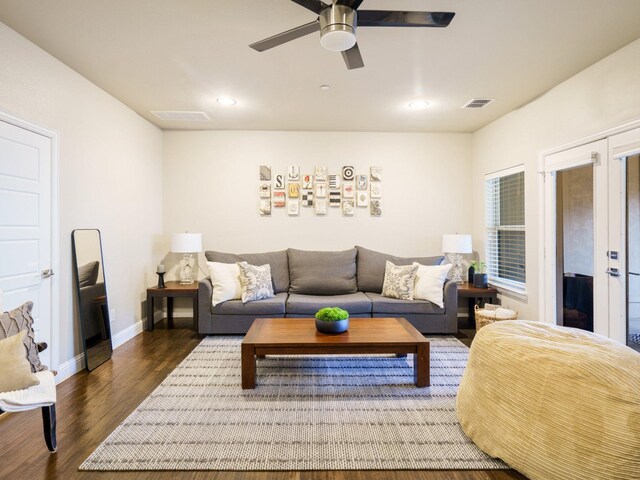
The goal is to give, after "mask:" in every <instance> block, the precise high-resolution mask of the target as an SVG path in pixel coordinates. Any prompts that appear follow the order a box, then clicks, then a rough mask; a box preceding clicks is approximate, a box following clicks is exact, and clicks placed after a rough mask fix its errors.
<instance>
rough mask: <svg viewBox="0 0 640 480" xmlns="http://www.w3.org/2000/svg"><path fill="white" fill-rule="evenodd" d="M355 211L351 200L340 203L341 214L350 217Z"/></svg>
mask: <svg viewBox="0 0 640 480" xmlns="http://www.w3.org/2000/svg"><path fill="white" fill-rule="evenodd" d="M355 211H356V206H355V204H354V202H353V200H343V201H342V214H343V215H345V216H347V217H350V216H352V215H353V214H354V213H355Z"/></svg>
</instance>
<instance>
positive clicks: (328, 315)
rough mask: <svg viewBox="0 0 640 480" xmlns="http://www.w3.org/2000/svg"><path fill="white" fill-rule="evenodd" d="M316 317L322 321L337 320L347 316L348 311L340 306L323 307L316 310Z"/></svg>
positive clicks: (344, 318)
mask: <svg viewBox="0 0 640 480" xmlns="http://www.w3.org/2000/svg"><path fill="white" fill-rule="evenodd" d="M316 318H317V319H318V320H322V321H323V322H337V321H339V320H346V319H347V318H349V312H347V311H346V310H343V309H342V308H340V307H325V308H321V309H320V310H318V311H317V313H316Z"/></svg>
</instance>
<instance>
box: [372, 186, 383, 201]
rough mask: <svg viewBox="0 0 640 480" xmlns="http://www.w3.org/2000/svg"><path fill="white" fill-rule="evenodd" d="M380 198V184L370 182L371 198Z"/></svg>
mask: <svg viewBox="0 0 640 480" xmlns="http://www.w3.org/2000/svg"><path fill="white" fill-rule="evenodd" d="M380 197H382V184H381V183H380V182H371V198H380Z"/></svg>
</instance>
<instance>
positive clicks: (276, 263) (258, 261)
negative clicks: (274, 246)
mask: <svg viewBox="0 0 640 480" xmlns="http://www.w3.org/2000/svg"><path fill="white" fill-rule="evenodd" d="M204 256H205V257H206V258H207V260H208V261H210V262H219V263H236V262H247V263H248V264H250V265H264V264H265V263H268V264H269V267H270V268H271V280H272V282H273V291H274V292H275V293H282V292H286V291H288V290H289V262H288V259H287V251H286V250H281V251H279V252H266V253H240V254H235V253H222V252H214V251H212V250H207V251H206V252H204Z"/></svg>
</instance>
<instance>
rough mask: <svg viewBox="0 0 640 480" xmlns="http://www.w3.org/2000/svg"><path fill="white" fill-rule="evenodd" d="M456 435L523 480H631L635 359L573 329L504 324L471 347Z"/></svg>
mask: <svg viewBox="0 0 640 480" xmlns="http://www.w3.org/2000/svg"><path fill="white" fill-rule="evenodd" d="M457 411H458V419H459V420H460V423H461V425H462V428H463V430H464V431H465V433H466V434H467V435H468V436H469V438H471V440H473V441H474V443H475V444H476V445H477V446H478V447H479V448H480V449H482V450H483V451H484V452H486V453H487V454H489V455H491V456H492V457H498V458H501V459H502V460H504V461H505V462H506V463H507V464H509V465H510V466H511V467H512V468H514V469H515V470H518V471H519V472H521V473H523V474H524V475H526V476H527V477H529V478H530V479H532V480H537V479H540V480H554V479H558V480H571V479H575V480H596V479H597V480H606V479H625V480H628V479H640V354H639V353H637V352H634V351H633V350H631V349H630V348H628V347H625V346H623V345H621V344H619V343H617V342H614V341H613V340H609V339H608V338H605V337H602V336H599V335H595V334H593V333H589V332H585V331H582V330H577V329H573V328H564V327H558V326H555V325H549V324H545V323H540V322H529V321H518V320H510V321H504V322H497V323H494V324H492V325H488V326H486V327H485V328H483V329H482V330H480V331H479V332H478V334H477V335H476V337H475V338H474V340H473V344H472V345H471V352H470V354H469V362H468V364H467V368H466V370H465V372H464V375H463V377H462V382H461V384H460V388H459V390H458V397H457Z"/></svg>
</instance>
